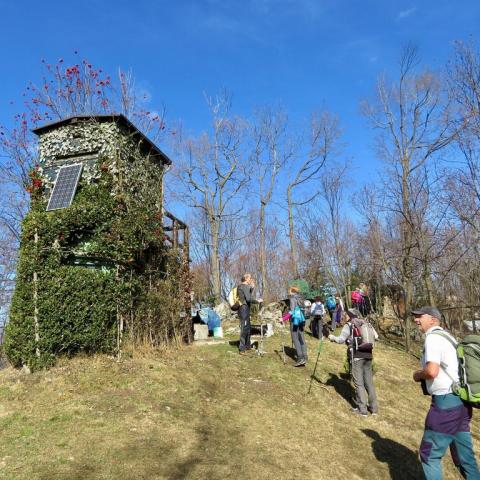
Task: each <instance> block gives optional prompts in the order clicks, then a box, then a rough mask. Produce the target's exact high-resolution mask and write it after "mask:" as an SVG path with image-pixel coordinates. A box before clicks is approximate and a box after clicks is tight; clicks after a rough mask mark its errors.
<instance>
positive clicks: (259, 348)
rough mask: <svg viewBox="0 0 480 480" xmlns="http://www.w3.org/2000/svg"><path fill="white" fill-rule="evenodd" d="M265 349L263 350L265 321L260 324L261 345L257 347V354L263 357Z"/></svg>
mask: <svg viewBox="0 0 480 480" xmlns="http://www.w3.org/2000/svg"><path fill="white" fill-rule="evenodd" d="M264 354H265V351H264V350H263V323H261V324H260V345H259V347H258V349H257V355H260V356H261V357H263V355H264Z"/></svg>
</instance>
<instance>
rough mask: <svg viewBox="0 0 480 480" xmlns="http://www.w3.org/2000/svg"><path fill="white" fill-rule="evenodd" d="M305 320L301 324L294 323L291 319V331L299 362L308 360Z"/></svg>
mask: <svg viewBox="0 0 480 480" xmlns="http://www.w3.org/2000/svg"><path fill="white" fill-rule="evenodd" d="M304 330H305V322H303V323H301V324H300V325H294V324H293V322H292V321H290V333H291V334H292V341H293V345H294V346H295V350H296V351H297V362H299V361H301V360H307V359H308V355H307V344H306V343H305V332H304Z"/></svg>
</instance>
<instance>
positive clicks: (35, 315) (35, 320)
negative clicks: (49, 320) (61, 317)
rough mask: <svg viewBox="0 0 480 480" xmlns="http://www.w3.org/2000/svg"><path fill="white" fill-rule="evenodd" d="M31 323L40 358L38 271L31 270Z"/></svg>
mask: <svg viewBox="0 0 480 480" xmlns="http://www.w3.org/2000/svg"><path fill="white" fill-rule="evenodd" d="M34 242H35V262H37V260H38V229H37V228H35V236H34ZM33 323H34V331H35V354H36V356H37V357H38V358H40V326H39V323H38V273H37V272H36V271H35V272H33Z"/></svg>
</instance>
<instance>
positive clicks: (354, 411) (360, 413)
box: [352, 408, 368, 417]
mask: <svg viewBox="0 0 480 480" xmlns="http://www.w3.org/2000/svg"><path fill="white" fill-rule="evenodd" d="M352 413H354V414H355V415H360V416H361V417H368V413H367V412H361V411H360V410H359V409H358V408H352Z"/></svg>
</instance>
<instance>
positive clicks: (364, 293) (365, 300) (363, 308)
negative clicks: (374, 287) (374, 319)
mask: <svg viewBox="0 0 480 480" xmlns="http://www.w3.org/2000/svg"><path fill="white" fill-rule="evenodd" d="M358 287H359V288H358V291H359V293H360V296H361V299H360V304H359V306H358V307H357V308H358V309H359V310H360V313H361V314H362V315H363V316H364V317H365V316H367V315H368V314H369V313H370V311H371V305H370V297H369V295H368V287H367V286H366V285H365V284H364V283H361V284H360V285H359V286H358Z"/></svg>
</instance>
